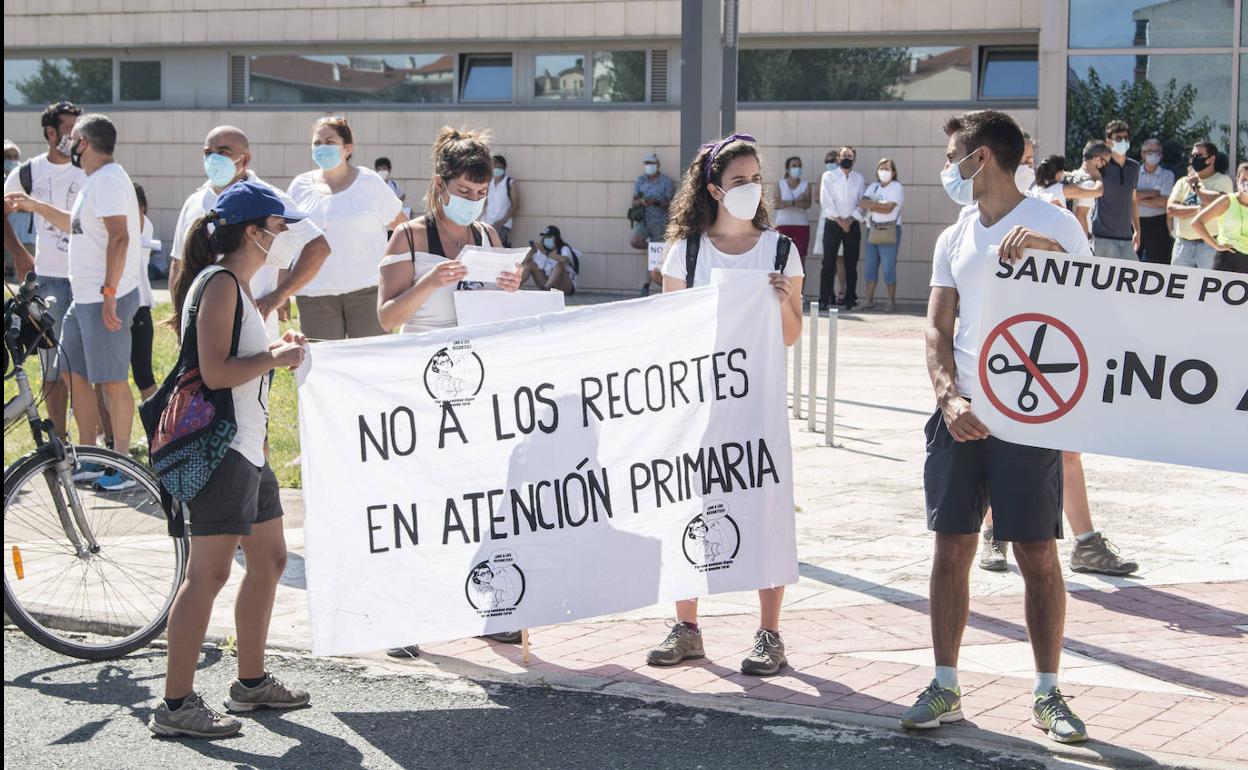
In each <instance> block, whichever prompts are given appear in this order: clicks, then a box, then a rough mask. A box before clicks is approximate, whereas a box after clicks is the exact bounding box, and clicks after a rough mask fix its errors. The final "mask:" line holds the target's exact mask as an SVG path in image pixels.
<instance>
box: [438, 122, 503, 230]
mask: <svg viewBox="0 0 1248 770" xmlns="http://www.w3.org/2000/svg"><path fill="white" fill-rule="evenodd" d="M489 141H490V135H489V133H487V132H485V131H472V130H469V129H466V128H463V129H454V128H451V127H450V126H443V127H442V130H441V131H439V132H438V136H437V138H436V139H434V140H433V153H432V160H433V173H432V174H430V175H429V189H428V190H427V191H425V210H426V211H428V212H429V213H431V214H434V215H435V216H437V215H440V214H441V213H442V200H441V196H440V195H439V194H438V180H439V179H441V180H442V183H443V184H445V183H447V182H449V181H451V180H452V179H455V178H456V177H460V176H465V177H467V178H468V181H470V182H475V183H477V184H480V183H481V182H487V181H489V180H490V178H491V176H492V174H493V172H494V158H493V156H492V155H491V154H490V147H489Z"/></svg>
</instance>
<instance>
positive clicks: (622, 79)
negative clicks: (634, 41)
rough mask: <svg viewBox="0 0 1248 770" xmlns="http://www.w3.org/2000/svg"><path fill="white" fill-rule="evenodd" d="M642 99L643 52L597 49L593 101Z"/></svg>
mask: <svg viewBox="0 0 1248 770" xmlns="http://www.w3.org/2000/svg"><path fill="white" fill-rule="evenodd" d="M665 76H666V75H665ZM645 100H646V52H645V51H599V52H597V53H595V54H594V101H595V102H644V101H645Z"/></svg>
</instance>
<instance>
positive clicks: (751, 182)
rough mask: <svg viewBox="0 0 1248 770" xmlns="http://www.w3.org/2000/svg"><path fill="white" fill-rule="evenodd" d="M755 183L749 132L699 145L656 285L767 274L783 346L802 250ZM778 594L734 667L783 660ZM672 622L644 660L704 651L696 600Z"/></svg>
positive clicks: (771, 595)
mask: <svg viewBox="0 0 1248 770" xmlns="http://www.w3.org/2000/svg"><path fill="white" fill-rule="evenodd" d="M762 182H763V178H762V168H761V166H760V165H759V159H758V150H757V149H756V147H755V140H754V137H752V136H749V135H745V134H734V135H733V136H730V137H727V138H725V139H722V140H720V141H719V142H715V143H713V144H704V145H702V147H701V149H700V150H699V151H698V154H697V156H696V157H695V158H694V159H693V162H692V163H691V164H690V165H689V169H688V171H687V172H686V173H685V177H684V179H683V181H682V182H681V186H680V190H679V192H677V193H676V198H675V199H674V200H673V201H672V213H671V220H670V223H669V224H668V228H667V257H666V259H665V261H664V263H663V291H665V292H668V291H679V290H680V289H684V288H686V287H687V286H688V284H689V280H688V279H689V278H692V279H693V284H695V285H698V286H705V285H707V284H708V283H710V276H711V270H712V269H714V268H717V267H718V268H729V269H733V270H759V271H763V272H767V273H769V274H770V276H771V287H770V290H771V291H773V292H774V293H775V295H776V299H777V301H778V302H779V304H780V308H779V312H780V318H781V325H782V328H783V331H784V344H785V345H792V344H793V343H795V342H796V341H797V339H798V337H799V336H800V335H801V333H802V277H803V273H802V255H801V254H799V253H798V252H797V249H796V248H794V247H793V245H792V242H791V241H790V240H789V239H788V238H786V237H785V236H783V235H781V234H780V233H778V232H776V231H775V230H773V229H772V227H771V216H770V213H769V212H768V210H767V206H766V205H765V204H764V203H763V200H762V195H763V185H762ZM691 247H696V248H697V249H698V252H697V259H696V262H695V264H694V266H693V270H692V275H690V269H689V268H690V265H689V261H688V260H687V259H686V255H687V250H688V249H689V248H691ZM780 514H790V515H791V511H781V512H777V515H780ZM783 599H784V586H776V587H775V588H763V589H759V592H758V601H759V605H760V611H759V616H760V617H759V624H758V625H759V627H758V631H757V633H755V635H754V647H753V650H752V651H751V652H750V654H749V655H748V656H747V657H746V658H745V660H743V661H742V662H741V673H743V674H755V675H760V676H762V675H770V674H775V673H777V672H779V671H780V668H781V667H782V666H784V665H785V663H787V659H786V658H785V654H784V642H783V641H782V640H781V638H780V604H781V602H782V601H783ZM676 620H677V622H676V623H675V625H673V626H672V629H671V632H670V633H669V634H668V635H667V638H666V639H664V640H663V643H662V644H661V645H659V646H658V647H657V648H655V649H654V650H651V651H650V654H649V656H648V657H647V659H646V662H648V663H649V664H650V665H652V666H674V665H676V664H678V663H680V662H681V661H683V660H687V659H690V658H701V657H703V655H704V652H703V649H702V633H701V631H700V630H699V629H698V602H697V600H696V599H689V600H686V601H681V602H677V603H676Z"/></svg>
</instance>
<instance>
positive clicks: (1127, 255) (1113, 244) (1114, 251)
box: [1092, 237, 1140, 262]
mask: <svg viewBox="0 0 1248 770" xmlns="http://www.w3.org/2000/svg"><path fill="white" fill-rule="evenodd" d="M1092 253H1093V254H1095V255H1096V256H1098V257H1104V258H1106V259H1129V260H1131V261H1132V262H1139V261H1140V258H1139V257H1138V256H1137V255H1136V253H1135V249H1134V248H1133V247H1132V246H1131V241H1130V240H1125V241H1122V240H1118V239H1117V238H1097V237H1093V239H1092Z"/></svg>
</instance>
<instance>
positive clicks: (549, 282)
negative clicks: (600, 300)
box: [520, 225, 581, 294]
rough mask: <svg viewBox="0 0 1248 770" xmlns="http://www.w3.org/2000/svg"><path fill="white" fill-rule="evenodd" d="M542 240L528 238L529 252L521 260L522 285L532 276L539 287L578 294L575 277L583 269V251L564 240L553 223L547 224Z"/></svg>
mask: <svg viewBox="0 0 1248 770" xmlns="http://www.w3.org/2000/svg"><path fill="white" fill-rule="evenodd" d="M540 237H541V239H542V240H541V243H540V244H538V243H534V242H533V241H529V249H530V251H529V254H528V256H526V257H525V258H524V261H523V262H521V263H520V284H521V285H523V284H524V282H525V280H527V279H529V278H532V279H533V284H534V285H535V286H537V288H539V289H544V290H547V289H558V290H559V291H561V292H563V293H564V294H575V293H576V276H577V275H578V274H580V271H581V254H580V252H578V251H577V250H576V249H574V248H572V246H571V245H570V244H568V243H566V242H565V241H564V240H563V233H561V232H559V228H558V227H555V226H554V225H546V229H545V230H543V231H542V234H541V236H540Z"/></svg>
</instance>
